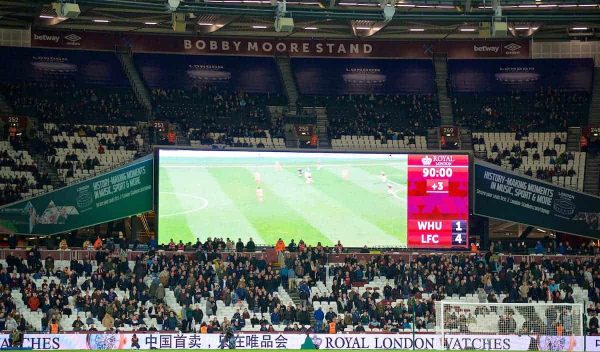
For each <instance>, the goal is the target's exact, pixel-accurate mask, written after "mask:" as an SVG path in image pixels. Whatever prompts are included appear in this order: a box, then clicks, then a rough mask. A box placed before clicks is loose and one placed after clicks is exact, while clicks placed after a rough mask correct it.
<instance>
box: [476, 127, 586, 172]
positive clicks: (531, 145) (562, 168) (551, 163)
mask: <svg viewBox="0 0 600 352" xmlns="http://www.w3.org/2000/svg"><path fill="white" fill-rule="evenodd" d="M526 136H527V132H524V131H521V130H518V132H517V135H516V140H517V141H520V140H521V138H524V137H526ZM553 142H554V145H555V146H556V145H559V144H563V143H564V141H562V140H561V138H560V137H559V136H556V137H555V138H554V141H553ZM472 143H473V145H477V144H484V143H485V140H484V138H483V137H482V136H479V137H473V141H472ZM538 148H539V144H538V142H537V141H536V140H535V139H533V140H531V141H530V140H527V141H525V143H524V147H521V145H520V144H519V143H513V145H512V147H510V148H506V147H505V148H500V147H499V146H498V145H497V144H496V143H494V144H493V145H492V146H491V150H490V151H489V152H491V153H487V155H485V156H483V157H482V159H483V160H485V161H487V162H490V163H493V164H496V165H498V166H501V165H502V163H503V161H508V163H509V164H510V166H511V168H512V170H513V171H514V170H517V169H519V168H520V167H521V165H523V158H524V157H529V158H531V160H533V161H540V160H544V159H545V158H546V157H548V158H549V159H548V162H547V163H546V162H543V163H542V164H546V165H547V166H544V167H541V168H537V169H536V170H535V171H533V170H532V168H531V167H528V168H527V169H525V170H524V174H525V175H527V176H531V177H533V176H535V177H536V178H538V179H541V180H551V179H552V177H554V176H565V177H566V176H568V177H573V176H576V175H577V172H576V171H575V169H574V168H573V166H572V165H571V166H570V167H568V165H569V161H574V160H575V154H573V153H572V152H570V151H569V152H561V153H560V155H559V154H558V151H557V150H556V148H555V147H552V148H551V147H550V146H547V147H546V148H545V149H544V150H541V154H540V150H539V149H538Z"/></svg>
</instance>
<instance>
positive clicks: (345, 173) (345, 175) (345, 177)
mask: <svg viewBox="0 0 600 352" xmlns="http://www.w3.org/2000/svg"><path fill="white" fill-rule="evenodd" d="M349 179H350V172H349V171H348V169H343V170H342V180H344V181H348V180H349Z"/></svg>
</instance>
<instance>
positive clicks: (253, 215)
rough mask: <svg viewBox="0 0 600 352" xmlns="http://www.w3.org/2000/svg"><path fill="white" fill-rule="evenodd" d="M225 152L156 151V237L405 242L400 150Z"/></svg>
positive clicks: (357, 243)
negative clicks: (384, 152)
mask: <svg viewBox="0 0 600 352" xmlns="http://www.w3.org/2000/svg"><path fill="white" fill-rule="evenodd" d="M163 152H164V153H163ZM177 152H182V153H183V152H186V153H183V154H179V153H177ZM194 153H201V154H194ZM207 153H228V154H223V155H224V156H225V157H219V156H218V155H214V154H207ZM230 153H236V152H206V151H204V152H199V151H181V150H180V151H173V150H168V151H163V150H161V151H160V154H159V195H158V197H159V205H158V216H159V241H160V242H161V243H168V242H169V241H170V240H171V239H173V240H174V241H175V242H178V241H179V240H182V241H183V242H184V243H186V242H195V241H196V238H200V239H201V240H205V239H206V238H207V237H215V236H216V237H223V238H227V237H229V238H231V239H232V240H233V241H237V239H238V238H241V239H242V240H243V241H244V243H245V242H246V241H247V240H248V239H249V238H250V237H252V238H253V240H254V242H255V243H257V244H274V243H275V242H276V241H277V240H278V239H279V238H280V237H281V238H283V239H284V240H285V242H286V243H288V242H289V240H291V239H294V240H295V241H296V242H298V241H299V240H300V239H302V240H304V241H305V242H306V243H308V244H311V245H316V244H317V243H318V242H321V244H322V245H333V244H335V243H337V241H338V240H341V241H342V244H344V245H345V246H363V245H365V244H367V245H369V246H406V232H407V231H406V229H407V221H406V220H407V219H406V208H407V194H406V193H407V180H406V177H407V156H406V155H393V156H386V155H380V154H378V155H373V154H341V153H331V154H312V153H265V152H263V153H259V152H237V154H236V155H235V157H232V156H231V154H230Z"/></svg>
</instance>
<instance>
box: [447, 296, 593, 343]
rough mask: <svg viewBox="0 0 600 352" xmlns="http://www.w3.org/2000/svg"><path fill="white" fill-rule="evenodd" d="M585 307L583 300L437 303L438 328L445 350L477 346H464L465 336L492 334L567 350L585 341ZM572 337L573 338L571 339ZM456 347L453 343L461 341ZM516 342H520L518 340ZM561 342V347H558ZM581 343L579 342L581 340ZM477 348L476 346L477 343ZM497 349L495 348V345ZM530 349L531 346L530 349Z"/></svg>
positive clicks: (492, 336)
mask: <svg viewBox="0 0 600 352" xmlns="http://www.w3.org/2000/svg"><path fill="white" fill-rule="evenodd" d="M583 314H584V308H583V304H581V303H575V304H571V303H476V302H469V301H468V300H465V301H462V300H461V301H445V300H444V301H438V302H436V320H437V321H436V328H437V329H438V332H439V335H440V337H441V347H442V348H444V349H478V348H474V346H463V345H464V341H467V340H468V338H465V337H479V340H478V341H479V342H478V343H481V342H480V341H481V338H483V337H484V336H489V337H490V338H495V337H497V338H504V339H505V340H501V339H496V340H498V341H508V342H506V343H509V342H510V341H520V342H518V343H521V344H526V343H534V344H537V345H538V346H537V348H536V349H539V350H567V349H568V348H566V347H568V346H565V345H568V344H575V343H578V341H582V340H583V338H582V336H584V328H583V324H584V321H583ZM571 337H573V338H571ZM459 339H460V340H461V341H463V345H461V344H460V343H458V342H457V346H458V347H457V346H452V343H453V342H455V341H458V340H459ZM515 343H517V342H515ZM557 344H560V348H555V347H556V346H555V345H557ZM578 344H580V343H578ZM475 347H477V346H475ZM492 349H494V348H492ZM527 349H529V348H527Z"/></svg>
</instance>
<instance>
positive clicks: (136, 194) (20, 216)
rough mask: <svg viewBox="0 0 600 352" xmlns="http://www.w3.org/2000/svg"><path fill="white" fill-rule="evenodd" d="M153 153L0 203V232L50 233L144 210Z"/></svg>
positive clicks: (148, 207) (147, 206)
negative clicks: (26, 197) (32, 196)
mask: <svg viewBox="0 0 600 352" xmlns="http://www.w3.org/2000/svg"><path fill="white" fill-rule="evenodd" d="M153 160H154V159H153V157H152V155H149V156H146V157H144V158H141V159H138V160H136V161H134V162H132V163H130V164H127V165H125V166H122V167H119V168H117V169H114V170H111V171H109V172H107V173H105V174H102V175H99V176H96V177H93V178H90V179H87V180H83V181H81V182H78V183H75V184H72V185H69V186H67V187H63V188H60V189H57V190H55V191H52V192H49V193H45V194H42V195H40V196H38V197H34V198H30V199H26V200H22V201H18V202H15V203H12V204H8V205H5V206H3V207H0V233H16V234H32V235H51V234H55V233H62V232H67V231H71V230H74V229H79V228H82V227H87V226H92V225H96V224H101V223H105V222H108V221H112V220H116V219H121V218H124V217H127V216H131V215H136V214H140V213H144V212H146V211H150V210H152V207H153V195H154V194H153V177H154V175H153Z"/></svg>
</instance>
